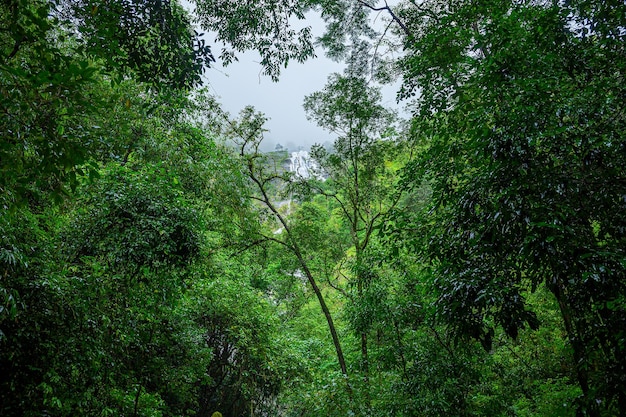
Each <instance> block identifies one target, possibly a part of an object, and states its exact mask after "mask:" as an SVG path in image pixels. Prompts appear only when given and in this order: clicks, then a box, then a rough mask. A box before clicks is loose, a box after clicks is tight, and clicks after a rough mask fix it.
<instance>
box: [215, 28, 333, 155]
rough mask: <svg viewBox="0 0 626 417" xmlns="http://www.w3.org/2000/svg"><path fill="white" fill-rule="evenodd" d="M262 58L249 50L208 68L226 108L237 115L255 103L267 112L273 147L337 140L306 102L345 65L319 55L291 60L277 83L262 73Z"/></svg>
mask: <svg viewBox="0 0 626 417" xmlns="http://www.w3.org/2000/svg"><path fill="white" fill-rule="evenodd" d="M207 41H212V40H211V39H207ZM318 55H321V51H318ZM258 61H259V58H258V54H257V53H256V52H248V53H246V54H242V55H240V56H239V62H235V63H233V64H231V65H229V66H228V67H226V68H224V67H222V66H221V65H220V63H219V62H218V63H217V65H216V66H215V68H213V69H209V70H208V71H207V72H206V76H205V78H206V81H207V84H208V85H209V87H210V89H211V91H213V92H214V93H215V95H216V96H218V97H219V101H220V102H221V103H222V105H223V107H224V109H225V110H226V111H228V112H229V113H231V115H232V116H234V115H236V114H238V113H239V111H240V110H241V109H243V108H244V107H245V106H247V105H252V106H254V107H255V108H256V109H257V110H258V111H261V112H263V113H265V115H266V116H268V117H269V118H270V120H269V121H268V123H267V127H268V129H269V130H270V131H269V132H268V133H267V134H266V136H265V141H266V142H267V145H268V146H271V148H273V147H274V146H275V145H276V143H280V144H281V145H283V146H288V147H289V148H290V149H292V150H296V149H295V148H297V147H298V146H304V147H305V148H308V147H309V146H310V145H312V144H313V143H322V142H324V141H326V140H333V139H334V137H333V136H332V135H331V134H330V133H329V132H326V131H324V130H323V129H321V128H320V127H318V126H316V125H315V124H314V123H312V122H309V121H308V120H307V119H306V116H305V113H304V109H303V108H302V102H303V100H304V97H305V96H306V95H308V94H311V93H313V92H315V91H318V90H321V89H322V88H324V85H325V84H326V78H327V77H328V75H329V74H330V73H332V72H341V71H342V70H343V66H342V65H340V64H338V63H336V62H333V61H331V60H328V59H326V58H324V57H323V56H318V58H316V59H312V60H309V61H307V62H305V63H304V64H299V63H295V62H294V63H290V64H289V66H288V67H287V68H286V69H284V70H283V71H282V73H281V76H280V81H279V82H276V83H275V82H272V80H271V79H270V78H269V77H267V76H263V75H261V71H262V68H261V65H260V64H259V63H258Z"/></svg>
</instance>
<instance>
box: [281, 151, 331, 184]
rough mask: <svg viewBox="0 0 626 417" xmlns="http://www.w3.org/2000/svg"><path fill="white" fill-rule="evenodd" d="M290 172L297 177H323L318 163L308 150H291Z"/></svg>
mask: <svg viewBox="0 0 626 417" xmlns="http://www.w3.org/2000/svg"><path fill="white" fill-rule="evenodd" d="M289 172H293V173H294V174H295V176H296V177H299V178H304V179H308V178H311V177H314V178H317V179H323V176H322V175H321V172H320V167H319V165H318V163H317V162H316V161H315V160H313V159H311V155H310V154H309V152H308V151H297V152H291V158H289Z"/></svg>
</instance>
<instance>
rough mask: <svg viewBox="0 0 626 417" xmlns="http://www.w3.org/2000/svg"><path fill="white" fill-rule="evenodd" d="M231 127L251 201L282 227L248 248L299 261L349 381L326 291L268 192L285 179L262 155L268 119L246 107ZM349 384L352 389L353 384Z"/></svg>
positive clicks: (256, 236) (257, 236)
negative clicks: (271, 248)
mask: <svg viewBox="0 0 626 417" xmlns="http://www.w3.org/2000/svg"><path fill="white" fill-rule="evenodd" d="M223 117H224V120H225V122H226V124H227V129H228V134H229V136H230V137H231V138H233V140H234V141H235V143H236V145H237V147H238V151H239V156H240V157H241V161H242V163H243V164H244V172H245V173H246V175H247V176H248V178H249V179H250V181H251V185H252V187H253V190H254V191H255V193H254V194H250V196H249V198H250V199H251V200H253V201H255V202H258V203H260V204H261V206H262V207H263V208H264V209H266V210H267V213H265V214H266V215H265V216H264V217H269V218H272V219H273V220H274V222H273V224H274V226H275V227H277V228H279V233H274V232H267V231H264V230H255V231H253V234H252V235H251V236H252V241H251V243H250V244H249V245H248V247H252V246H256V245H259V244H266V243H275V244H278V245H280V246H281V247H283V248H284V249H285V250H287V251H288V252H289V253H291V254H292V255H293V256H295V258H296V260H297V264H298V267H299V268H300V269H301V273H302V274H303V275H304V276H305V277H306V279H307V281H308V283H309V285H310V286H311V289H312V290H313V292H314V294H315V296H316V298H317V301H318V303H319V306H320V308H321V309H322V313H323V314H324V317H325V319H326V322H327V324H328V330H329V332H330V335H331V339H332V341H333V345H334V347H335V352H336V357H337V362H338V363H339V367H340V369H341V373H342V375H343V376H344V377H345V378H346V380H347V378H348V368H347V366H346V361H345V358H344V354H343V349H342V346H341V342H340V340H339V335H338V333H337V329H336V327H335V323H334V320H333V317H332V314H331V312H330V309H329V308H328V305H327V303H326V300H325V298H324V295H323V294H322V290H321V288H320V286H319V285H318V282H317V279H316V278H315V276H314V275H313V273H312V271H311V269H310V267H309V263H308V262H307V260H306V259H305V258H304V256H303V250H302V246H301V244H300V243H299V242H298V240H297V239H296V237H295V236H294V235H293V233H292V232H291V223H290V222H289V220H288V219H287V218H286V216H285V215H284V214H282V213H281V212H280V210H279V208H278V206H277V204H276V203H275V202H274V201H273V200H272V198H271V196H270V194H269V193H268V187H269V186H270V184H271V183H272V182H275V181H281V180H285V177H284V176H283V175H285V174H284V173H282V172H280V171H278V169H277V167H276V166H274V165H273V164H271V163H268V164H266V159H265V158H264V156H263V155H262V154H261V153H260V152H259V145H260V142H261V140H262V138H263V131H264V130H263V124H264V123H265V117H264V116H263V115H262V114H260V113H257V112H255V111H254V109H253V108H252V107H247V108H245V109H244V110H243V111H242V113H241V115H240V120H239V121H230V120H228V118H227V115H223ZM346 382H347V383H348V389H350V388H349V381H346Z"/></svg>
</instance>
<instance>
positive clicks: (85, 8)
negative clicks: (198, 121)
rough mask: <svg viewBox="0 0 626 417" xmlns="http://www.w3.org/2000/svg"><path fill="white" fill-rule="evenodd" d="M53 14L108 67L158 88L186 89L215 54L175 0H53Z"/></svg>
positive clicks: (197, 82) (195, 83)
mask: <svg viewBox="0 0 626 417" xmlns="http://www.w3.org/2000/svg"><path fill="white" fill-rule="evenodd" d="M56 3H57V8H56V13H55V15H56V16H58V18H60V19H61V20H62V21H63V22H64V23H65V24H67V25H69V26H72V27H75V28H76V29H77V30H78V34H76V42H77V44H78V45H79V46H80V47H81V48H82V50H83V51H84V52H85V53H86V54H88V55H90V56H93V57H96V58H100V59H103V60H104V62H105V66H106V67H107V69H111V70H114V71H116V72H117V71H119V72H121V74H125V73H126V72H127V71H132V73H134V75H135V78H136V79H138V80H139V81H143V82H148V83H150V84H151V85H152V86H153V87H155V88H157V89H162V88H164V87H173V88H191V87H194V86H198V85H201V84H202V78H201V76H202V73H203V72H204V69H205V68H206V67H209V66H210V65H211V63H212V62H213V61H215V59H214V58H213V55H212V54H211V49H210V47H208V46H206V45H205V43H204V40H203V39H201V38H200V34H198V33H197V32H195V31H194V30H193V27H192V25H191V22H190V18H189V16H188V15H187V13H186V12H185V10H183V8H182V7H181V6H180V4H178V2H177V1H162V0H115V1H109V2H104V3H103V2H101V1H93V0H60V1H57V2H56Z"/></svg>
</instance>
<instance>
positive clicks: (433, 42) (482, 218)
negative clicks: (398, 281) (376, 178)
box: [400, 1, 626, 416]
mask: <svg viewBox="0 0 626 417" xmlns="http://www.w3.org/2000/svg"><path fill="white" fill-rule="evenodd" d="M623 13H624V5H623V4H619V5H617V4H615V5H611V6H609V5H608V4H605V3H600V2H594V1H581V2H577V1H576V2H568V3H564V4H562V3H548V2H545V3H541V2H540V3H536V2H522V3H515V2H504V3H503V2H482V3H481V4H480V5H478V4H476V3H474V2H454V3H453V2H425V3H421V4H419V5H415V4H413V5H407V6H406V7H405V8H404V9H403V11H402V13H401V16H403V17H404V18H405V19H406V20H405V21H406V23H407V26H408V28H409V30H410V32H411V33H412V34H413V36H411V37H407V38H406V44H405V45H406V47H407V50H408V51H409V53H408V54H407V55H406V57H405V58H403V59H402V61H401V63H400V64H401V67H402V69H403V71H404V74H405V80H406V81H405V84H404V87H403V94H404V96H405V97H409V96H414V97H415V98H416V103H417V108H416V114H417V117H416V118H415V119H414V124H415V129H414V130H415V132H417V136H418V138H419V139H421V140H423V141H424V143H426V144H427V146H428V151H427V152H426V153H425V154H424V156H423V158H421V160H420V162H416V163H414V164H412V166H411V168H409V169H408V170H407V171H406V173H405V175H406V178H407V182H408V183H409V184H411V186H421V185H422V184H424V182H427V183H428V184H430V186H431V187H432V192H433V204H432V207H431V208H430V210H431V211H430V212H431V213H434V214H433V215H432V216H431V215H428V214H425V215H424V216H422V217H421V218H422V219H423V221H424V223H423V226H424V227H421V228H420V230H422V231H425V233H426V236H427V238H426V240H425V241H424V242H425V244H426V250H425V252H424V256H425V258H426V259H429V260H430V261H431V262H432V263H433V265H434V267H435V268H436V271H437V277H438V278H437V281H436V286H437V288H438V291H439V294H440V297H439V301H438V307H439V316H440V318H442V319H444V320H445V322H447V323H449V325H450V326H452V327H453V328H454V329H456V330H457V331H458V333H460V334H464V335H469V336H472V337H474V338H476V339H479V340H481V341H482V342H483V344H484V346H485V347H486V348H487V349H489V348H490V347H491V344H492V340H493V336H494V327H495V326H502V328H503V329H504V330H505V331H506V333H507V334H508V335H509V336H511V337H513V338H515V337H517V336H518V334H519V332H520V330H521V329H522V328H524V327H525V326H530V327H531V328H536V327H537V326H538V324H539V323H538V321H537V319H536V314H535V312H533V311H531V310H530V309H529V308H528V304H527V302H526V296H525V295H524V294H525V293H527V292H532V291H535V290H536V288H538V287H539V286H541V285H545V286H546V287H547V288H548V289H549V290H550V292H551V293H552V294H553V295H554V297H555V299H556V301H557V304H558V306H559V308H560V311H561V316H562V319H563V322H564V325H565V328H566V331H567V337H568V340H569V343H570V346H571V348H572V351H573V359H572V366H573V367H574V368H575V370H576V375H577V381H578V384H579V386H580V388H581V390H582V393H583V394H582V398H581V401H580V403H579V411H580V412H581V413H586V414H588V415H592V416H597V415H604V414H606V415H611V414H613V413H615V412H621V413H623V412H624V410H626V397H624V395H623V393H624V392H626V391H625V387H624V381H623V378H622V377H620V376H619V375H623V374H624V369H626V368H625V363H624V361H623V358H624V352H623V348H624V346H625V344H624V337H625V334H624V331H623V329H624V323H625V320H626V310H625V309H624V294H625V290H626V288H625V287H624V282H625V281H624V272H625V271H624V264H625V263H624V259H625V258H624V251H623V247H624V237H625V236H624V233H623V230H624V228H623V223H624V217H623V215H621V213H623V209H624V207H623V204H624V203H623V199H622V198H621V196H622V195H623V194H624V191H625V190H624V184H626V183H625V182H624V181H623V178H622V177H623V169H622V168H621V167H623V164H624V160H623V157H624V153H623V148H624V137H623V133H622V132H623V131H624V120H625V119H624V117H623V113H622V111H621V110H620V109H621V108H623V104H624V103H623V98H624V97H625V95H624V87H623V86H624V83H623V77H622V75H621V74H623V70H624V65H625V63H626V61H625V60H624V57H625V55H624V31H623V27H624V21H623V15H624V14H623ZM414 239H419V238H418V237H417V236H415V237H414ZM416 246H418V247H419V244H417V245H416ZM601 410H603V411H601Z"/></svg>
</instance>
